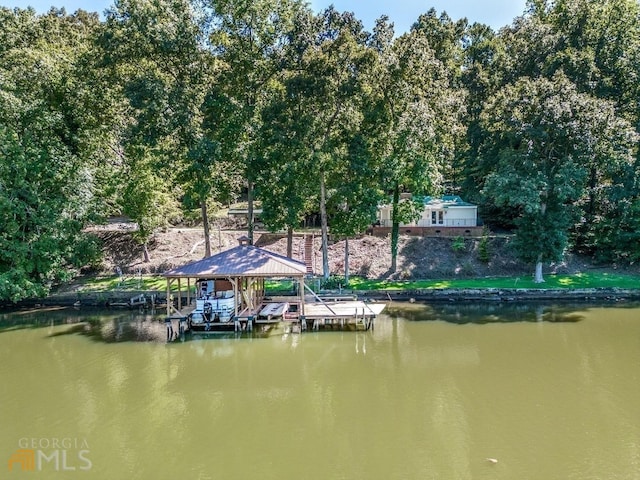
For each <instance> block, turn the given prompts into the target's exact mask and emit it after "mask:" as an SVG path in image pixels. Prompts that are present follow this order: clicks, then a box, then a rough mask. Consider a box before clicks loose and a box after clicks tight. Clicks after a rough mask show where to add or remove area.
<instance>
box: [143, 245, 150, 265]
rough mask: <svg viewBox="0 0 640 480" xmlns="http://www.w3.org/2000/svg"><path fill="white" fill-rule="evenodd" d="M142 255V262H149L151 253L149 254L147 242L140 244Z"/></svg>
mask: <svg viewBox="0 0 640 480" xmlns="http://www.w3.org/2000/svg"><path fill="white" fill-rule="evenodd" d="M142 255H143V256H144V263H149V262H150V261H151V255H149V246H148V244H147V242H144V243H143V244H142Z"/></svg>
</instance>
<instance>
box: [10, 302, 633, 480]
mask: <svg viewBox="0 0 640 480" xmlns="http://www.w3.org/2000/svg"><path fill="white" fill-rule="evenodd" d="M0 318H1V322H0V379H1V380H2V386H1V388H0V407H1V408H0V457H1V458H2V459H3V462H2V465H0V472H2V473H1V474H0V478H3V479H4V478H7V479H12V478H30V479H36V478H43V479H45V478H46V479H58V478H60V479H62V478H64V479H178V478H180V479H250V478H255V479H323V480H324V479H367V480H369V479H385V480H387V479H518V480H526V479H536V480H537V479H539V480H549V479H576V480H578V479H579V480H588V479H598V480H601V479H608V480H622V479H625V480H631V479H633V480H636V479H639V478H640V307H639V306H638V305H627V304H616V305H607V306H588V305H574V306H565V307H562V306H542V305H512V304H507V305H505V304H495V305H493V304H490V305H475V306H464V305H463V306H458V305H444V306H431V307H430V306H425V305H418V304H404V305H401V304H397V303H394V304H392V305H391V308H389V309H388V310H387V313H386V314H385V315H382V316H380V317H379V318H378V319H377V321H376V325H375V330H374V331H369V332H358V333H356V332H330V331H328V332H309V333H304V334H302V335H297V334H293V335H291V334H289V335H287V334H284V333H283V332H278V331H276V332H271V334H262V335H261V334H257V333H256V334H255V335H254V336H252V337H247V336H239V337H236V336H235V335H231V336H228V337H212V338H205V339H191V340H186V341H183V342H180V341H178V342H173V343H170V344H167V343H165V342H164V341H163V340H164V338H165V330H164V325H163V323H162V322H158V321H157V319H158V318H161V316H160V317H155V318H154V317H153V316H145V315H138V314H133V313H130V312H111V313H108V312H91V311H79V312H77V311H74V310H50V311H37V312H21V313H16V314H5V315H2V316H0ZM80 321H81V322H82V323H77V322H80ZM488 459H494V460H497V462H495V461H491V460H488ZM23 466H25V467H26V468H32V469H33V471H22V469H21V468H22V467H23Z"/></svg>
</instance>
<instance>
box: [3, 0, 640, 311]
mask: <svg viewBox="0 0 640 480" xmlns="http://www.w3.org/2000/svg"><path fill="white" fill-rule="evenodd" d="M0 24H2V26H3V28H2V30H1V31H0V215H1V222H2V223H1V226H0V299H3V300H10V301H19V300H21V299H24V298H28V297H34V296H40V295H44V294H46V293H47V292H48V290H49V289H50V288H51V287H52V286H54V285H56V284H57V283H60V282H63V281H65V280H67V279H68V278H70V277H72V276H73V275H75V274H76V273H77V272H78V271H79V269H80V268H82V267H86V266H88V265H89V266H90V265H92V264H93V263H95V262H96V261H98V255H99V251H100V249H99V246H98V245H97V244H96V243H95V241H94V240H92V237H90V236H89V235H87V233H86V232H85V229H86V227H87V226H89V225H92V224H95V223H99V222H101V221H103V220H104V219H105V218H107V217H108V216H110V215H116V214H118V215H120V214H124V215H127V216H128V217H130V218H131V219H132V220H133V221H134V222H136V223H137V224H138V227H139V228H138V229H137V231H136V238H137V239H138V241H139V242H140V243H141V244H142V245H146V244H147V242H148V241H149V240H150V239H151V238H152V236H153V234H154V232H155V231H157V229H158V228H161V227H162V226H164V225H167V224H170V223H172V222H179V221H181V219H184V218H193V217H194V216H195V217H196V218H199V219H200V222H201V223H202V225H203V227H204V232H205V240H206V241H207V252H208V253H210V252H211V248H210V245H209V244H208V239H209V234H208V232H209V220H210V217H211V211H212V209H216V208H217V207H218V206H219V205H221V204H224V203H228V202H230V201H232V200H234V199H237V198H240V197H242V198H244V199H245V200H247V201H248V205H249V213H250V218H252V215H251V213H252V210H253V204H254V201H258V200H259V201H260V202H261V206H262V208H263V210H264V213H263V221H264V222H265V226H266V227H267V228H269V229H271V230H282V229H284V230H288V231H289V232H290V233H291V232H292V231H293V230H294V229H296V228H299V226H300V225H301V222H302V221H303V219H304V218H305V217H306V216H308V215H310V214H318V215H319V217H320V219H321V221H320V223H321V227H322V234H323V245H324V247H325V262H324V272H323V273H324V275H325V277H326V276H328V275H329V274H330V272H329V271H328V261H326V242H327V237H328V233H329V229H330V231H331V233H332V235H336V236H339V237H341V238H349V237H351V236H354V235H357V234H359V233H362V232H363V231H365V230H366V229H367V228H368V227H369V226H370V225H371V224H372V223H373V222H374V221H375V214H376V208H377V206H378V205H379V204H381V203H389V202H392V203H393V205H394V207H395V208H394V209H393V222H394V228H393V230H392V265H391V270H392V271H393V269H394V268H395V256H396V254H397V244H398V242H397V238H398V235H399V229H398V226H399V224H400V223H401V222H406V221H411V219H412V218H413V216H414V215H415V212H413V211H412V209H410V208H401V206H400V202H399V199H400V196H401V194H402V193H406V192H411V193H414V194H416V195H442V194H456V195H461V196H462V197H463V198H465V200H467V201H470V202H474V203H477V204H478V205H479V206H480V213H481V216H482V218H483V220H484V222H485V224H487V225H489V226H490V227H493V228H498V227H499V228H508V229H512V230H513V232H514V234H515V237H516V244H517V246H518V249H519V252H520V255H521V257H522V258H523V259H524V260H527V261H529V262H531V263H532V265H533V264H536V265H537V266H538V267H539V268H541V266H542V264H543V263H544V262H550V261H555V260H557V259H559V258H561V257H562V255H563V254H564V253H565V252H566V251H567V250H569V249H572V250H573V251H576V252H580V253H583V254H587V255H590V256H592V257H594V258H596V259H599V260H602V261H614V260H615V261H617V262H621V261H622V262H635V261H637V260H639V259H640V185H639V184H638V182H639V179H640V175H639V173H640V172H639V171H638V169H639V165H640V156H639V152H638V138H639V133H640V100H639V99H640V4H639V2H638V1H637V0H597V1H596V0H555V1H547V0H530V1H529V2H528V3H527V7H526V10H525V11H524V12H523V14H522V15H521V16H519V17H517V18H515V19H514V20H513V22H512V24H511V25H509V26H506V27H504V28H502V29H500V30H499V31H494V30H492V29H491V28H490V27H488V26H486V25H482V24H477V23H475V24H469V23H468V22H467V21H466V20H465V19H461V20H453V19H451V18H449V17H448V16H447V15H446V13H438V12H436V11H435V10H433V9H431V10H429V11H427V12H425V13H424V14H422V15H420V16H419V17H418V18H416V20H415V23H414V24H413V26H412V27H411V29H410V31H408V32H406V33H403V34H396V33H395V32H394V30H393V24H392V22H391V21H390V20H389V18H387V17H381V18H380V19H379V20H378V21H377V22H376V25H375V27H374V28H373V29H372V31H367V30H365V28H364V27H363V24H362V22H361V21H360V20H358V18H356V17H355V16H354V14H352V13H349V12H339V11H337V10H335V9H334V8H333V7H330V8H328V9H326V10H324V11H322V12H320V13H317V14H315V13H313V12H312V11H311V10H310V9H309V7H308V5H307V3H306V2H303V1H300V0H253V1H251V2H247V1H246V0H204V1H198V2H195V1H191V0H171V1H169V0H154V1H153V2H152V1H149V0H118V1H116V2H115V3H114V4H113V6H112V7H111V8H110V9H109V10H108V11H107V12H106V16H105V18H104V19H101V18H100V17H99V16H98V15H97V14H96V13H89V12H84V11H77V12H75V13H73V14H68V13H67V12H66V11H65V10H59V9H51V10H50V11H49V12H48V13H46V14H41V15H39V14H36V12H35V11H34V10H32V9H26V10H23V9H9V8H4V7H0ZM248 235H249V238H250V239H252V238H253V225H252V222H250V226H249V231H248Z"/></svg>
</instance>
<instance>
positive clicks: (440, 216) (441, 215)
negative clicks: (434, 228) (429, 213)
mask: <svg viewBox="0 0 640 480" xmlns="http://www.w3.org/2000/svg"><path fill="white" fill-rule="evenodd" d="M443 224H444V212H443V211H439V212H438V225H443Z"/></svg>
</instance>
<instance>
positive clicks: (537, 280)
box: [533, 254, 544, 283]
mask: <svg viewBox="0 0 640 480" xmlns="http://www.w3.org/2000/svg"><path fill="white" fill-rule="evenodd" d="M533 281H534V283H544V278H543V277H542V254H540V255H539V256H538V262H537V263H536V275H535V277H534V279H533Z"/></svg>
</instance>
